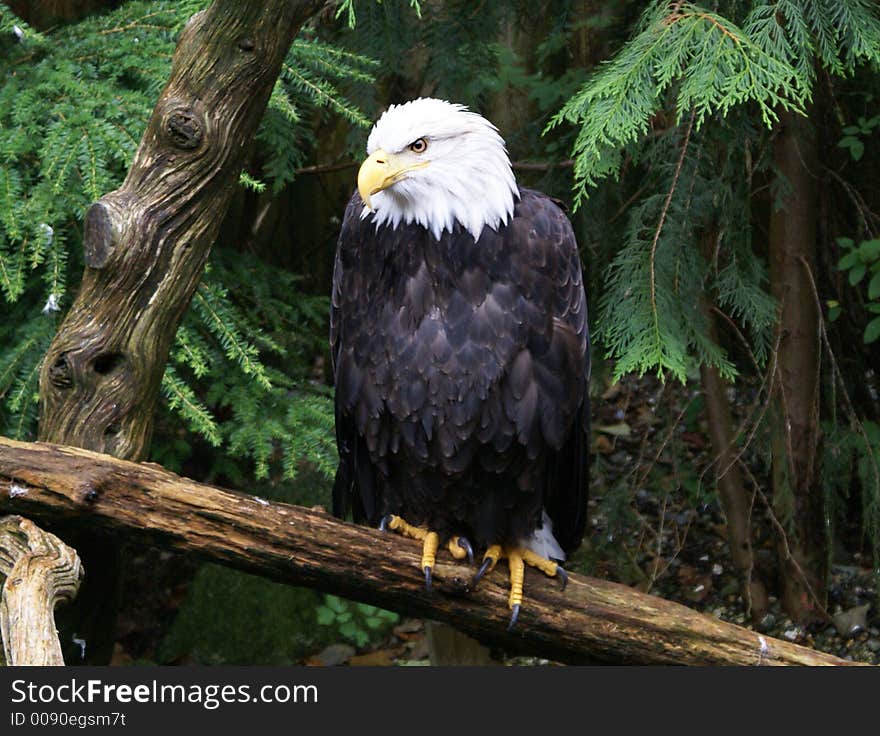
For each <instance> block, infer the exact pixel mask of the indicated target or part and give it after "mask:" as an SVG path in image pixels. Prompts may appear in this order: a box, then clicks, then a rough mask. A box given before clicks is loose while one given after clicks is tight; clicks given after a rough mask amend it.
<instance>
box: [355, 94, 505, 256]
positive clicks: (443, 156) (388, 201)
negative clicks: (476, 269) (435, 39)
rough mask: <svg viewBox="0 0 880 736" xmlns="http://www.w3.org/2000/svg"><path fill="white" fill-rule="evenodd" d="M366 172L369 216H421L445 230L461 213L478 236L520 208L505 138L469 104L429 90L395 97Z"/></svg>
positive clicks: (381, 219) (362, 188) (363, 188)
mask: <svg viewBox="0 0 880 736" xmlns="http://www.w3.org/2000/svg"><path fill="white" fill-rule="evenodd" d="M367 153H368V154H369V158H367V160H366V161H364V163H363V165H362V166H361V168H360V171H359V172H358V191H359V192H360V195H361V199H363V201H364V210H363V214H362V216H363V217H366V216H367V215H368V214H369V213H370V212H372V213H373V214H374V217H375V219H376V223H377V225H380V224H384V223H387V224H389V225H391V226H392V227H397V226H398V225H399V224H400V223H401V222H404V223H411V222H416V223H418V224H419V225H421V226H422V227H425V228H427V229H428V230H430V231H431V232H432V233H433V234H434V237H435V238H438V239H439V238H440V236H441V235H442V233H443V231H444V230H449V231H450V232H451V231H452V228H453V226H454V225H455V223H456V221H457V222H458V223H459V224H460V225H461V226H462V227H463V228H465V229H466V230H467V231H468V232H470V234H471V235H473V237H474V239H475V240H476V239H478V238H479V237H480V233H482V231H483V228H484V227H490V228H493V229H497V228H498V227H499V226H501V225H503V224H504V223H506V222H507V221H508V220H509V219H510V217H511V216H512V215H513V205H514V198H515V197H517V196H518V189H517V186H516V179H515V178H514V176H513V171H512V170H511V168H510V159H509V158H508V156H507V151H506V150H505V148H504V140H503V139H502V138H501V136H500V135H499V134H498V130H497V129H496V128H495V126H494V125H492V123H490V122H489V121H488V120H486V119H485V118H484V117H482V116H481V115H478V114H477V113H475V112H470V111H469V110H468V109H467V108H466V107H465V106H464V105H456V104H453V103H451V102H446V101H445V100H435V99H431V98H427V97H423V98H419V99H417V100H412V101H411V102H407V103H404V104H402V105H392V106H391V107H389V108H388V110H386V111H385V113H384V114H383V115H382V117H381V118H379V120H378V122H377V123H376V124H375V125H374V126H373V130H372V131H371V132H370V137H369V139H368V140H367Z"/></svg>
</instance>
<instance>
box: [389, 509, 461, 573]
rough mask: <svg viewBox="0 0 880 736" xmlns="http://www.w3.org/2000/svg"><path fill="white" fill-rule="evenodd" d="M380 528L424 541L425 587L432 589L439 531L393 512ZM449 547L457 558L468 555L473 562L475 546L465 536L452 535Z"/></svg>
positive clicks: (423, 566)
mask: <svg viewBox="0 0 880 736" xmlns="http://www.w3.org/2000/svg"><path fill="white" fill-rule="evenodd" d="M379 529H381V530H382V531H385V530H386V529H392V530H394V531H396V532H400V533H401V534H403V535H404V536H405V537H410V538H411V539H418V540H420V541H421V542H422V570H423V571H424V573H425V587H426V588H427V589H428V590H431V574H432V572H433V570H434V564H435V562H436V561H437V549H438V548H439V547H440V537H439V535H438V534H437V532H432V531H431V530H429V529H426V528H425V527H423V526H413V525H412V524H408V523H407V522H406V521H404V520H403V519H402V518H400V517H399V516H395V515H393V514H391V515H389V516H386V517H384V518H383V519H382V521H381V523H380V524H379ZM447 549H448V550H449V552H450V554H451V555H452V556H453V557H454V558H455V559H456V560H463V559H464V558H465V557H467V558H468V559H469V560H470V561H471V562H473V559H474V550H473V547H471V543H470V542H468V540H467V539H465V538H464V537H452V538H451V539H450V540H449V542H448V543H447Z"/></svg>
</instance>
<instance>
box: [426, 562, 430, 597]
mask: <svg viewBox="0 0 880 736" xmlns="http://www.w3.org/2000/svg"><path fill="white" fill-rule="evenodd" d="M425 590H427V591H428V592H429V593H430V592H431V566H430V565H425Z"/></svg>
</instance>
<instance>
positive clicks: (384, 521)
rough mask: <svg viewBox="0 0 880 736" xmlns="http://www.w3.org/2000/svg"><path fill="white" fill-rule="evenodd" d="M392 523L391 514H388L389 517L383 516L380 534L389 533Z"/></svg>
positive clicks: (380, 523)
mask: <svg viewBox="0 0 880 736" xmlns="http://www.w3.org/2000/svg"><path fill="white" fill-rule="evenodd" d="M390 523H391V514H388V515H387V516H383V517H382V521H380V522H379V531H380V532H387V531H388V525H389V524H390Z"/></svg>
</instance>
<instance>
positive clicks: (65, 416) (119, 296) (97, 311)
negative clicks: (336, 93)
mask: <svg viewBox="0 0 880 736" xmlns="http://www.w3.org/2000/svg"><path fill="white" fill-rule="evenodd" d="M320 4H321V3H320V1H319V0H267V1H265V2H257V0H248V1H247V2H242V1H241V0H214V2H213V3H212V4H211V6H210V7H209V8H208V9H206V10H204V11H203V12H201V13H197V14H196V15H194V16H193V17H192V18H191V19H190V21H189V22H188V24H187V26H186V28H185V29H184V31H183V32H182V34H181V37H180V40H179V41H178V44H177V48H176V50H175V53H174V57H173V60H172V68H171V75H170V78H169V81H168V84H167V86H166V87H165V89H164V90H163V92H162V94H161V95H160V97H159V100H158V102H157V104H156V107H155V109H154V110H153V114H152V116H151V118H150V121H149V123H148V124H147V128H146V131H145V132H144V135H143V138H142V139H141V142H140V145H139V147H138V150H137V152H136V154H135V158H134V161H133V163H132V165H131V168H130V169H129V172H128V176H127V177H126V179H125V181H124V183H123V184H122V186H121V187H120V188H119V189H117V190H116V191H114V192H111V193H110V194H107V195H105V196H103V197H102V198H101V199H100V200H99V201H98V202H96V203H95V204H93V205H92V206H91V208H90V209H89V210H88V212H87V213H86V216H85V229H84V234H83V245H84V249H85V263H86V267H85V271H84V273H83V279H82V285H81V286H80V289H79V292H78V294H77V297H76V300H75V301H74V303H73V305H72V307H71V309H70V311H69V312H68V313H67V315H66V317H65V319H64V322H63V323H62V325H61V328H60V329H59V331H58V334H57V335H56V337H55V339H54V340H53V342H52V345H51V346H50V348H49V350H48V352H47V354H46V357H45V359H44V361H43V366H42V370H41V373H40V429H39V437H40V439H42V440H47V441H52V442H61V443H64V444H67V445H76V446H78V447H86V448H89V449H92V450H97V451H100V452H106V453H108V454H111V455H114V456H116V457H122V458H128V459H141V458H143V457H145V456H146V453H147V449H148V447H149V442H150V435H151V431H152V426H153V415H154V409H155V406H156V401H157V399H158V396H159V388H160V385H161V380H162V375H163V373H164V370H165V363H166V361H167V358H168V351H169V349H170V346H171V343H172V341H173V339H174V335H175V332H176V331H177V326H178V324H179V323H180V320H181V318H182V316H183V314H184V312H185V310H186V308H187V306H188V304H189V302H190V299H191V298H192V295H193V292H194V291H195V289H196V286H197V285H198V282H199V279H200V278H201V275H202V271H203V268H204V264H205V261H206V260H207V258H208V254H209V252H210V249H211V245H212V244H213V242H214V240H215V239H216V236H217V233H218V229H219V227H220V223H221V221H222V216H223V214H224V213H225V212H226V210H227V208H228V206H229V202H230V199H231V197H232V195H233V193H234V192H235V189H236V183H237V180H238V175H239V172H240V171H241V169H242V165H243V163H244V160H245V156H246V154H247V151H248V148H249V146H250V144H251V141H252V139H253V136H254V133H255V131H256V129H257V125H258V124H259V121H260V119H261V117H262V115H263V111H264V110H265V107H266V103H267V101H268V99H269V94H270V93H271V91H272V87H273V85H274V84H275V80H276V78H277V76H278V73H279V71H280V69H281V64H282V62H283V60H284V56H285V54H286V53H287V50H288V48H289V47H290V43H291V41H292V40H293V37H294V35H295V34H296V32H297V31H298V30H299V28H300V26H301V25H302V24H303V22H305V20H306V19H307V18H308V17H309V16H310V15H311V14H312V13H314V12H315V11H316V10H317V8H318V7H319V6H320ZM85 531H88V530H85ZM75 545H76V547H77V549H78V550H79V551H80V554H82V556H83V558H84V559H85V560H86V562H87V564H88V566H89V570H90V575H89V578H88V579H87V580H86V583H85V585H84V586H83V591H82V593H81V595H80V597H79V599H78V601H77V609H78V610H77V615H76V616H75V618H76V620H77V623H76V626H77V627H78V628H79V631H80V633H87V634H88V635H89V637H90V639H91V640H92V641H93V642H98V641H100V640H102V639H103V640H104V642H103V645H101V644H99V645H98V646H93V647H92V648H91V649H90V657H92V661H93V662H96V663H100V662H102V661H105V660H106V659H107V657H109V654H110V648H109V645H110V644H111V643H112V628H113V617H114V615H115V605H114V600H115V599H116V597H117V594H118V585H117V581H118V577H119V569H120V565H121V561H120V550H119V547H117V546H114V545H110V544H107V543H106V542H105V541H104V540H101V539H97V538H96V537H94V536H93V535H88V534H86V535H78V536H77V537H76V540H75Z"/></svg>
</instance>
